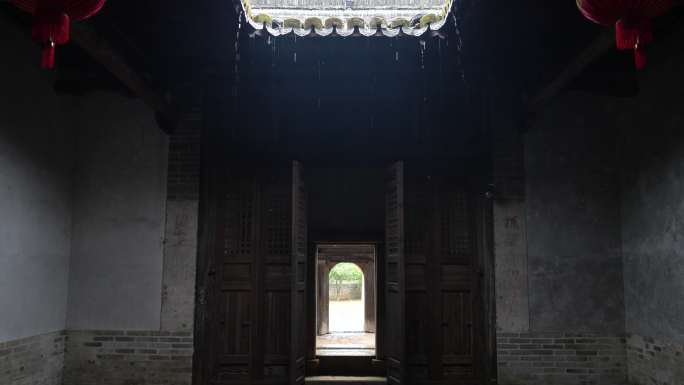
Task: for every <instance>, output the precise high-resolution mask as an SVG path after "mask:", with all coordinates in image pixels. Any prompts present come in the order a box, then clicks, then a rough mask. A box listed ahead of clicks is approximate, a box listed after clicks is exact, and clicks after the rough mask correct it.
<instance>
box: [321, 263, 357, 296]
mask: <svg viewBox="0 0 684 385" xmlns="http://www.w3.org/2000/svg"><path fill="white" fill-rule="evenodd" d="M329 277H330V290H331V297H333V298H340V292H341V290H342V284H345V283H346V284H358V285H359V286H361V281H362V280H363V273H362V272H361V269H360V268H359V267H358V266H356V265H355V264H353V263H348V262H343V263H338V264H337V265H335V267H333V268H332V270H330V275H329ZM332 292H334V294H333V293H332Z"/></svg>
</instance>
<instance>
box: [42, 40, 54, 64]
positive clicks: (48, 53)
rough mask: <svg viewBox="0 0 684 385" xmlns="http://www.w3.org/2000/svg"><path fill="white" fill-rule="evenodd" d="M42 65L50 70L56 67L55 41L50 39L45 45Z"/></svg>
mask: <svg viewBox="0 0 684 385" xmlns="http://www.w3.org/2000/svg"><path fill="white" fill-rule="evenodd" d="M41 67H43V68H44V69H48V70H51V69H53V68H55V42H53V41H50V42H49V43H48V44H46V45H45V46H44V47H43V58H42V60H41Z"/></svg>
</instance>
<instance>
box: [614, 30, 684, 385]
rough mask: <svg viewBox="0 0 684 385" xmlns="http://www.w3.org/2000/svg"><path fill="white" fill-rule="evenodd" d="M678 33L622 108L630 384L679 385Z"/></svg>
mask: <svg viewBox="0 0 684 385" xmlns="http://www.w3.org/2000/svg"><path fill="white" fill-rule="evenodd" d="M682 38H684V30H680V32H679V33H678V34H675V35H673V36H670V37H669V39H667V40H665V41H663V43H662V44H661V45H660V46H659V47H658V50H654V51H655V52H652V55H651V58H650V59H649V61H650V62H651V64H650V65H649V68H648V70H647V71H645V72H644V73H643V74H642V77H641V79H640V86H641V91H640V94H639V96H638V97H637V98H635V99H633V100H628V101H625V103H624V107H623V109H624V111H626V113H625V114H623V115H622V117H621V119H620V121H619V126H620V127H621V128H622V130H623V132H622V135H621V136H620V137H621V138H622V139H623V140H622V145H623V158H624V168H623V172H622V249H623V253H624V275H625V284H624V287H625V309H626V328H627V332H628V333H629V339H628V362H629V380H630V384H638V385H642V384H649V385H650V384H658V385H662V384H667V385H670V384H682V383H684V369H683V368H684V227H683V226H684V111H683V110H682V103H681V101H682V100H683V99H684V87H683V86H684V70H682V68H683V64H684V47H683V46H682V45H681V41H682Z"/></svg>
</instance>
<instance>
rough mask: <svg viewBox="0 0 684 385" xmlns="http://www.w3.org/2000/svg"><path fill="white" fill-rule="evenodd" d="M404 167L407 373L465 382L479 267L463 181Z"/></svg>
mask: <svg viewBox="0 0 684 385" xmlns="http://www.w3.org/2000/svg"><path fill="white" fill-rule="evenodd" d="M408 170H409V171H408V172H407V175H406V180H407V183H408V184H407V185H406V196H407V199H406V202H405V211H406V240H407V241H406V284H407V286H406V288H407V294H406V295H407V297H406V301H407V307H408V309H411V311H410V312H408V313H407V315H406V317H407V328H406V331H407V354H408V364H409V366H408V369H409V370H410V373H409V374H408V375H409V378H411V380H412V382H414V383H431V384H438V383H450V384H459V385H460V384H463V385H465V384H468V385H469V384H472V383H474V381H475V379H476V378H477V377H476V371H477V368H478V365H477V355H476V354H477V349H476V344H477V343H478V341H477V340H476V339H475V333H474V325H475V323H476V319H477V317H476V313H477V311H478V308H477V307H476V306H475V302H476V298H478V297H477V290H478V289H477V288H478V274H477V271H476V269H475V266H476V265H477V263H476V261H477V259H476V258H477V254H476V252H477V251H476V249H475V230H474V227H473V221H472V215H471V212H472V210H471V207H470V199H469V193H468V187H467V182H466V179H465V178H462V177H458V176H449V175H448V174H445V173H443V172H436V173H435V174H433V175H429V174H428V173H427V172H426V171H425V170H424V169H422V170H420V169H416V168H411V169H408ZM420 341H423V342H420ZM414 350H415V351H416V352H417V353H414V352H413V351H414Z"/></svg>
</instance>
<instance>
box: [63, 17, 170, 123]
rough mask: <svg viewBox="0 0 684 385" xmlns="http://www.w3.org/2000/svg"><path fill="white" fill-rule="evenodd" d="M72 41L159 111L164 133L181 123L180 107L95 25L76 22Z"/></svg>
mask: <svg viewBox="0 0 684 385" xmlns="http://www.w3.org/2000/svg"><path fill="white" fill-rule="evenodd" d="M71 40H73V42H75V43H76V44H78V45H79V46H80V47H81V48H82V49H83V50H84V51H85V52H87V53H88V54H89V55H90V56H91V57H92V58H93V59H95V61H96V62H98V63H99V64H101V65H102V66H103V67H104V68H106V69H107V70H108V71H109V72H111V73H112V75H114V76H115V77H116V78H117V79H119V80H120V81H121V82H122V83H123V84H124V85H125V86H126V87H128V88H129V89H130V90H131V92H133V93H134V94H136V95H137V96H138V97H139V98H140V99H142V100H143V102H145V104H147V105H148V106H149V107H150V108H152V109H153V110H154V111H155V112H156V113H157V116H158V120H161V121H163V122H164V124H160V128H161V129H162V130H163V131H164V132H166V133H169V131H170V130H172V129H173V127H175V126H176V125H177V123H178V120H179V112H178V109H177V108H176V107H175V106H173V105H172V104H171V103H170V102H168V101H167V100H166V99H165V98H164V97H163V96H162V95H160V94H159V93H158V92H157V91H155V90H153V89H152V88H151V87H150V86H149V85H148V84H147V83H146V82H145V80H144V79H143V78H142V77H141V76H140V75H139V74H138V73H137V72H136V71H135V70H134V69H133V68H132V67H131V66H130V65H129V64H128V62H127V61H126V59H124V58H123V56H121V55H120V54H119V53H118V52H116V50H115V49H114V48H113V47H112V46H111V44H109V42H108V41H106V40H105V39H104V38H103V37H102V36H101V35H99V34H98V33H97V32H95V30H94V29H93V28H92V27H90V26H89V25H87V24H84V23H79V24H76V23H74V24H72V26H71Z"/></svg>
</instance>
